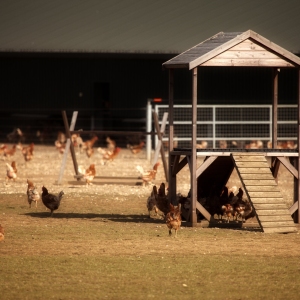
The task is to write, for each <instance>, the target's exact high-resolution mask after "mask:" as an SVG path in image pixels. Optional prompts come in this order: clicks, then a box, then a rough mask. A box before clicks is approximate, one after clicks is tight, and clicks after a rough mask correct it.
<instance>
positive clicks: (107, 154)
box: [0, 132, 295, 241]
mask: <svg viewBox="0 0 300 300" xmlns="http://www.w3.org/2000/svg"><path fill="white" fill-rule="evenodd" d="M97 141H99V138H98V137H97V136H93V137H91V139H89V140H86V141H83V139H82V138H81V136H80V135H79V134H73V135H72V136H71V144H72V145H73V147H74V149H75V151H76V154H77V155H82V154H84V153H85V155H86V156H87V157H88V159H91V158H92V157H94V156H95V155H96V153H97V155H98V156H99V155H100V160H99V162H98V163H99V165H106V164H109V163H112V162H113V161H114V159H115V158H116V157H117V156H118V155H119V153H120V151H121V148H120V147H118V146H117V144H116V142H115V141H114V140H113V139H111V138H110V137H106V139H105V142H106V144H107V145H106V147H97V148H95V145H96V143H97ZM66 145H67V138H66V136H65V134H64V133H62V132H59V133H58V135H57V139H56V140H55V142H54V146H55V148H56V149H57V151H58V153H59V155H61V154H64V153H65V151H66ZM144 145H145V144H144V142H143V141H142V142H140V143H139V144H137V145H130V144H128V145H127V149H129V150H130V152H131V153H132V154H133V155H137V154H138V153H140V152H141V151H142V150H143V148H144ZM260 145H261V144H260V143H254V142H253V143H252V144H251V145H250V146H249V147H260ZM288 145H289V146H287V145H283V146H284V147H294V146H295V145H294V144H293V143H288ZM197 147H198V148H205V147H207V143H206V142H205V141H203V142H201V144H199V145H198V146H197ZM220 147H221V143H220ZM222 147H227V145H226V144H225V143H223V144H222ZM18 150H20V151H21V153H22V155H23V158H24V164H25V167H26V166H27V164H28V163H30V161H31V160H33V159H34V151H35V145H34V143H30V144H28V145H27V146H25V145H23V144H21V143H18V144H15V145H12V146H11V147H9V146H7V145H5V144H3V145H1V146H0V156H2V159H3V160H6V161H7V162H6V177H5V181H6V182H9V181H11V182H14V181H16V180H17V175H18V169H17V165H16V161H15V160H13V157H14V155H15V153H16V151H18ZM159 166H160V163H159V162H157V163H155V164H154V165H153V166H152V167H150V168H149V169H146V170H145V169H144V168H143V167H142V166H140V165H138V166H136V172H137V173H138V174H139V176H140V177H139V178H140V179H141V180H142V185H143V186H144V187H146V186H151V187H152V190H151V193H150V196H149V197H148V198H147V201H146V206H147V210H148V213H149V217H151V213H152V212H153V211H154V213H155V215H156V216H159V212H161V216H162V217H163V219H164V221H165V223H166V226H167V228H168V231H169V235H170V236H171V235H172V231H174V232H175V237H177V233H178V230H179V229H180V227H181V223H182V218H183V217H182V214H181V212H182V210H183V209H185V210H189V208H190V195H187V196H186V197H184V196H182V195H181V194H178V195H177V198H176V201H175V203H177V205H176V206H175V205H173V204H172V203H170V202H169V199H168V194H167V188H166V186H165V184H164V183H161V184H160V186H159V188H157V187H156V185H154V184H153V181H154V180H155V179H156V175H157V172H158V168H159ZM78 174H79V176H80V178H81V179H82V180H84V181H85V183H86V186H91V185H92V184H93V180H94V178H95V176H96V164H95V163H92V162H91V163H90V164H89V165H88V166H85V167H84V166H79V167H78ZM212 190H213V189H212ZM26 194H27V200H28V205H29V208H31V206H32V204H33V205H34V206H35V209H37V206H38V203H39V202H42V203H43V205H44V206H45V207H46V208H47V209H49V210H50V216H51V217H52V216H53V214H54V211H56V210H58V209H59V207H60V204H61V200H62V199H63V195H64V192H63V191H61V192H59V193H58V194H54V193H52V192H48V189H47V188H46V187H45V186H42V187H41V190H39V189H38V188H37V187H36V185H35V184H34V183H33V181H32V180H30V179H27V190H26ZM198 201H199V202H200V204H201V205H203V206H204V207H205V208H206V209H207V211H208V212H209V213H210V214H211V215H212V216H214V217H215V216H216V220H217V221H219V222H227V223H229V222H230V221H238V219H240V220H241V222H245V221H246V220H247V219H249V218H252V217H255V212H254V209H253V207H252V206H251V204H250V202H249V201H248V200H247V199H245V198H243V190H242V189H241V188H239V189H237V188H236V187H232V188H227V187H226V186H225V187H224V188H223V191H222V193H221V194H220V195H215V194H214V193H212V194H211V195H210V196H209V197H200V198H199V199H198ZM199 218H201V216H200V215H199ZM3 239H4V229H3V227H2V226H1V225H0V241H1V240H3Z"/></svg>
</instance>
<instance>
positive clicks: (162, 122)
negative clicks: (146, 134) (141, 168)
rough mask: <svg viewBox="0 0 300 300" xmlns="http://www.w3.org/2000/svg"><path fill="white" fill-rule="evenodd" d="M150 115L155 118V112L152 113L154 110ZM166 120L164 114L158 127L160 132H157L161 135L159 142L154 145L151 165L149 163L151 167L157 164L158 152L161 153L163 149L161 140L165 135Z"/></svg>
mask: <svg viewBox="0 0 300 300" xmlns="http://www.w3.org/2000/svg"><path fill="white" fill-rule="evenodd" d="M152 114H153V115H155V116H157V112H156V111H154V110H153V112H152ZM157 119H158V116H157ZM167 120H168V113H167V112H164V115H163V118H162V121H161V127H160V130H159V131H160V133H161V140H158V142H157V144H156V148H155V152H154V156H153V160H152V163H151V165H152V166H154V165H155V164H156V163H157V161H158V154H159V152H161V147H163V144H162V138H163V136H164V134H165V130H166V124H167Z"/></svg>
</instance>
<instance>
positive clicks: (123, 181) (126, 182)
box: [68, 177, 143, 188]
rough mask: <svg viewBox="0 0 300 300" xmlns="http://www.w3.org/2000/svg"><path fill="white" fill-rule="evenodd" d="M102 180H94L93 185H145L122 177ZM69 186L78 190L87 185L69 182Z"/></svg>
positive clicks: (102, 178) (81, 182)
mask: <svg viewBox="0 0 300 300" xmlns="http://www.w3.org/2000/svg"><path fill="white" fill-rule="evenodd" d="M98 178H101V181H97V180H93V183H92V184H93V185H105V184H116V185H120V184H122V185H129V186H141V185H143V182H142V181H137V180H136V178H135V179H130V178H126V177H124V178H122V177H98ZM68 184H70V185H71V187H69V188H77V187H82V186H85V185H86V183H85V182H84V181H68Z"/></svg>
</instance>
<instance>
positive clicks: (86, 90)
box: [0, 54, 169, 131]
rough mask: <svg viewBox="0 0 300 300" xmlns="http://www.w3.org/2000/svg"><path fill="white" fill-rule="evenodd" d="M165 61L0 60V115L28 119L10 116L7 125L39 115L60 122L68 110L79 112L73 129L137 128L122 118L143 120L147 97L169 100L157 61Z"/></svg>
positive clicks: (80, 57)
mask: <svg viewBox="0 0 300 300" xmlns="http://www.w3.org/2000/svg"><path fill="white" fill-rule="evenodd" d="M168 58H169V57H166V56H164V57H162V58H157V57H156V56H154V57H153V56H152V57H150V58H149V57H147V58H143V57H142V58H141V57H138V58H135V57H133V56H130V57H124V58H122V57H121V58H118V57H99V56H93V55H78V56H74V55H69V56H68V55H61V56H59V55H53V56H51V55H47V56H43V55H34V54H31V55H24V56H19V57H16V56H13V57H1V58H0V63H1V68H0V79H1V83H2V84H1V86H2V93H1V95H0V101H1V112H2V115H3V113H5V116H8V115H11V114H14V116H15V115H16V114H17V115H18V116H20V114H22V115H23V116H24V115H26V114H30V115H31V116H32V118H31V121H30V119H29V118H26V120H25V121H24V120H21V119H22V118H21V117H19V118H15V119H14V122H15V123H14V124H10V125H9V126H10V127H21V126H24V122H25V123H27V124H28V123H30V122H35V120H36V119H40V118H41V116H42V115H46V116H49V118H50V119H51V118H52V119H53V118H55V119H58V122H59V124H62V121H61V110H67V111H68V112H69V113H68V114H69V116H71V113H72V111H74V110H78V111H79V114H78V122H77V124H78V126H76V128H84V129H86V130H89V129H91V128H92V127H93V128H92V129H105V130H112V129H114V130H120V129H126V128H127V129H130V130H134V129H136V128H135V127H136V126H137V125H138V126H140V125H141V124H139V123H137V124H135V123H133V124H132V123H130V122H125V123H124V122H123V120H124V119H127V120H128V119H129V120H130V119H141V118H145V115H146V112H145V108H146V103H147V99H148V98H154V97H162V98H167V96H168V85H167V80H168V79H167V76H168V74H167V73H166V72H163V71H162V63H163V62H164V61H165V60H166V59H168ZM35 115H36V117H34V116H35ZM54 116H55V117H54ZM92 117H93V118H92ZM103 119H105V120H103ZM2 120H3V118H2ZM144 123H145V121H144ZM144 123H143V126H144ZM35 124H36V123H35ZM0 127H1V125H0ZM5 130H9V129H8V128H7V129H5ZM0 131H1V128H0ZM2 131H4V130H2Z"/></svg>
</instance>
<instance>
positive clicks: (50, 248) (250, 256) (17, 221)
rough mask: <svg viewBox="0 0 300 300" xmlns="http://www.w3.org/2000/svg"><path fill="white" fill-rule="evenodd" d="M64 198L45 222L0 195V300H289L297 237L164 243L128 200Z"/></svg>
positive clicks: (163, 233)
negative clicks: (1, 237)
mask: <svg viewBox="0 0 300 300" xmlns="http://www.w3.org/2000/svg"><path fill="white" fill-rule="evenodd" d="M93 199H94V200H91V195H85V196H82V195H80V196H79V195H75V194H68V195H65V197H64V198H63V202H62V205H61V207H60V208H59V210H58V211H56V212H55V213H54V217H53V218H49V217H48V215H49V212H46V211H45V209H44V207H43V206H42V205H41V204H39V207H38V210H37V211H35V209H31V210H29V209H28V208H27V205H26V201H25V200H24V195H1V196H0V213H1V215H0V224H1V225H2V226H3V227H4V228H5V241H4V242H1V243H0V253H1V255H0V278H1V293H0V299H152V298H156V299H298V297H299V296H298V295H299V293H300V285H299V282H300V280H299V278H300V265H299V263H298V262H299V256H300V254H299V251H298V247H299V242H300V236H299V234H286V235H282V234H263V233H260V232H256V231H245V230H229V229H212V228H211V229H210V228H190V227H184V226H183V228H182V229H181V230H180V231H179V233H178V238H177V239H176V238H174V237H169V236H168V230H167V227H166V225H165V224H164V223H163V221H162V220H159V219H149V218H148V217H147V211H146V207H145V201H146V200H145V199H138V198H137V197H136V196H134V195H129V196H126V197H124V198H123V199H122V201H119V200H118V201H117V200H116V199H115V198H113V197H111V198H109V196H106V197H103V196H102V195H99V196H98V197H94V198H93Z"/></svg>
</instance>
